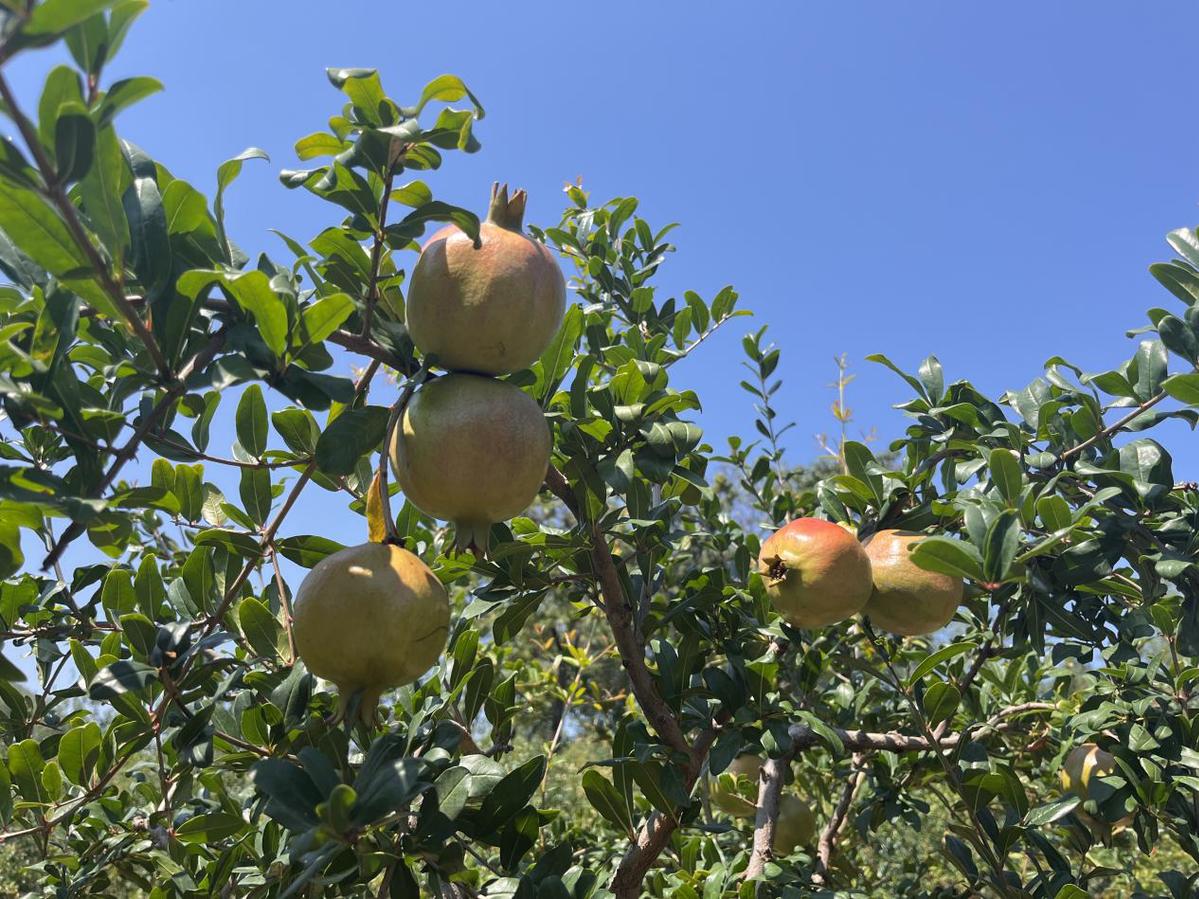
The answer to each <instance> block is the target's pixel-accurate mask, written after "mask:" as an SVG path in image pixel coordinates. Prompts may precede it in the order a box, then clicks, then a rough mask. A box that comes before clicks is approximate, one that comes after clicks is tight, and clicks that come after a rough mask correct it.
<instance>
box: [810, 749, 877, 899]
mask: <svg viewBox="0 0 1199 899" xmlns="http://www.w3.org/2000/svg"><path fill="white" fill-rule="evenodd" d="M853 765H854V770H853V774H851V775H850V778H849V780H848V781H847V782H846V784H845V787H844V789H843V790H842V791H841V797H840V799H838V800H837V805H836V807H835V808H834V809H833V814H832V817H831V818H829V820H828V824H826V825H825V826H824V830H822V831H821V832H820V839H819V841H817V843H816V873H815V874H814V875H813V877H812V880H813V881H815V882H816V883H817V884H823V883H825V881H826V880H827V878H828V869H829V864H830V863H831V862H832V858H833V847H834V846H836V844H837V838H838V837H839V836H840V835H841V831H842V830H844V829H845V822H846V821H847V820H848V817H849V808H850V806H851V805H853V799H854V796H855V795H856V794H857V792H858V789H859V788H860V787H861V786H862V783H863V781H865V780H866V757H865V755H864V754H863V753H860V752H859V753H854V757H853Z"/></svg>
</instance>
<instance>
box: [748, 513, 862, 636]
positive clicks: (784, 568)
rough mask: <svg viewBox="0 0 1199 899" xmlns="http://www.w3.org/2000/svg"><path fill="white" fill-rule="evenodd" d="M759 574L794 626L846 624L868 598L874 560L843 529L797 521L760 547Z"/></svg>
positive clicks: (819, 521)
mask: <svg viewBox="0 0 1199 899" xmlns="http://www.w3.org/2000/svg"><path fill="white" fill-rule="evenodd" d="M758 569H759V571H761V573H762V577H763V578H764V579H765V581H766V595H767V596H769V597H770V599H771V601H772V602H773V603H774V607H775V608H776V609H778V611H779V614H780V615H782V616H783V618H785V619H786V620H787V621H789V622H790V623H791V624H793V625H795V626H796V627H808V628H811V627H824V626H825V625H826V624H833V623H834V622H837V621H844V620H845V619H846V618H849V617H851V616H852V615H854V613H856V612H858V611H859V610H860V609H861V608H862V606H864V605H865V604H866V600H868V599H869V598H870V590H871V587H872V585H871V580H870V559H869V558H867V556H866V551H865V550H864V549H862V546H861V544H860V543H858V541H857V539H856V538H855V537H854V536H853V534H851V533H849V531H847V530H846V529H845V528H843V527H841V526H840V525H837V524H833V522H831V521H824V520H822V519H819V518H797V519H795V520H794V521H792V522H789V523H788V524H786V525H784V526H783V527H782V528H780V529H779V530H777V531H775V533H774V534H773V535H771V537H770V538H769V539H768V540H766V542H765V543H763V544H762V551H761V552H760V553H759V554H758Z"/></svg>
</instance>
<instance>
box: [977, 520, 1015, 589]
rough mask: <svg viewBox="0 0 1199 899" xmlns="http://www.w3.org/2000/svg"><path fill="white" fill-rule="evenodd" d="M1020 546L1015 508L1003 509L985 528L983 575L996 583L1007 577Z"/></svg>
mask: <svg viewBox="0 0 1199 899" xmlns="http://www.w3.org/2000/svg"><path fill="white" fill-rule="evenodd" d="M1019 548H1020V517H1019V514H1018V513H1017V512H1016V510H1015V509H1004V510H1003V511H1002V512H1000V513H999V514H998V515H996V516H995V519H994V520H993V521H992V522H991V524H990V526H989V527H988V528H987V534H986V538H985V540H984V553H983V577H985V578H986V579H987V580H988V581H989V582H992V583H998V582H1000V581H1003V580H1004V579H1005V578H1007V576H1008V573H1009V571H1010V570H1011V567H1012V562H1013V560H1014V559H1015V558H1016V550H1017V549H1019Z"/></svg>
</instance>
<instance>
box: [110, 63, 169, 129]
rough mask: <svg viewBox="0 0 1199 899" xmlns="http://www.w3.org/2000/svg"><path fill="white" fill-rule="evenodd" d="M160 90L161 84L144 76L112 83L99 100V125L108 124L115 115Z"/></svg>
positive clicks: (155, 79)
mask: <svg viewBox="0 0 1199 899" xmlns="http://www.w3.org/2000/svg"><path fill="white" fill-rule="evenodd" d="M160 90H162V82H161V81H159V80H158V79H157V78H150V77H149V76H146V75H139V76H137V77H134V78H125V79H123V80H121V81H114V82H113V83H112V84H111V85H110V86H109V88H108V90H107V91H106V92H105V93H104V96H103V97H102V98H101V99H100V113H99V121H100V124H101V125H106V124H108V123H109V122H111V121H112V120H113V118H114V117H115V116H116V115H117V113H119V112H121V111H122V110H124V109H127V108H129V107H130V106H132V105H133V104H134V103H137V102H138V101H140V100H144V99H146V97H150V96H153V95H154V94H156V93H158V92H159V91H160Z"/></svg>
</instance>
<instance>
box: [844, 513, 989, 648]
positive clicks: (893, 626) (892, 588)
mask: <svg viewBox="0 0 1199 899" xmlns="http://www.w3.org/2000/svg"><path fill="white" fill-rule="evenodd" d="M923 539H924V535H923V534H917V533H912V532H911V531H894V530H885V531H878V532H877V533H875V534H871V535H870V536H869V537H867V538H866V541H865V543H864V546H865V547H866V555H868V556H869V557H870V569H871V571H872V573H873V576H874V590H873V592H871V594H870V600H869V601H868V602H867V603H866V607H865V608H864V609H862V614H863V615H865V616H866V617H868V618H869V619H870V623H871V624H873V625H877V626H878V627H880V628H882V629H883V630H885V631H890V632H891V633H893V634H900V635H902V636H909V637H910V636H916V635H919V634H931V633H933V632H934V631H939V630H940V629H941V628H943V627H944V626H945V625H946V624H948V623H949V620H950V619H951V618H953V613H954V612H955V611H957V607H958V606H959V605H961V602H962V594H963V592H964V589H965V588H964V586H963V584H962V579H961V578H956V577H952V576H951V575H948V574H938V573H937V572H935V571H925V570H924V569H923V568H921V567H919V566H918V565H917V564H916V563H915V562H913V561H912V558H911V555H910V553H911V547H912V546H913V544H916V543H919V542H920V541H921V540H923Z"/></svg>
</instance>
